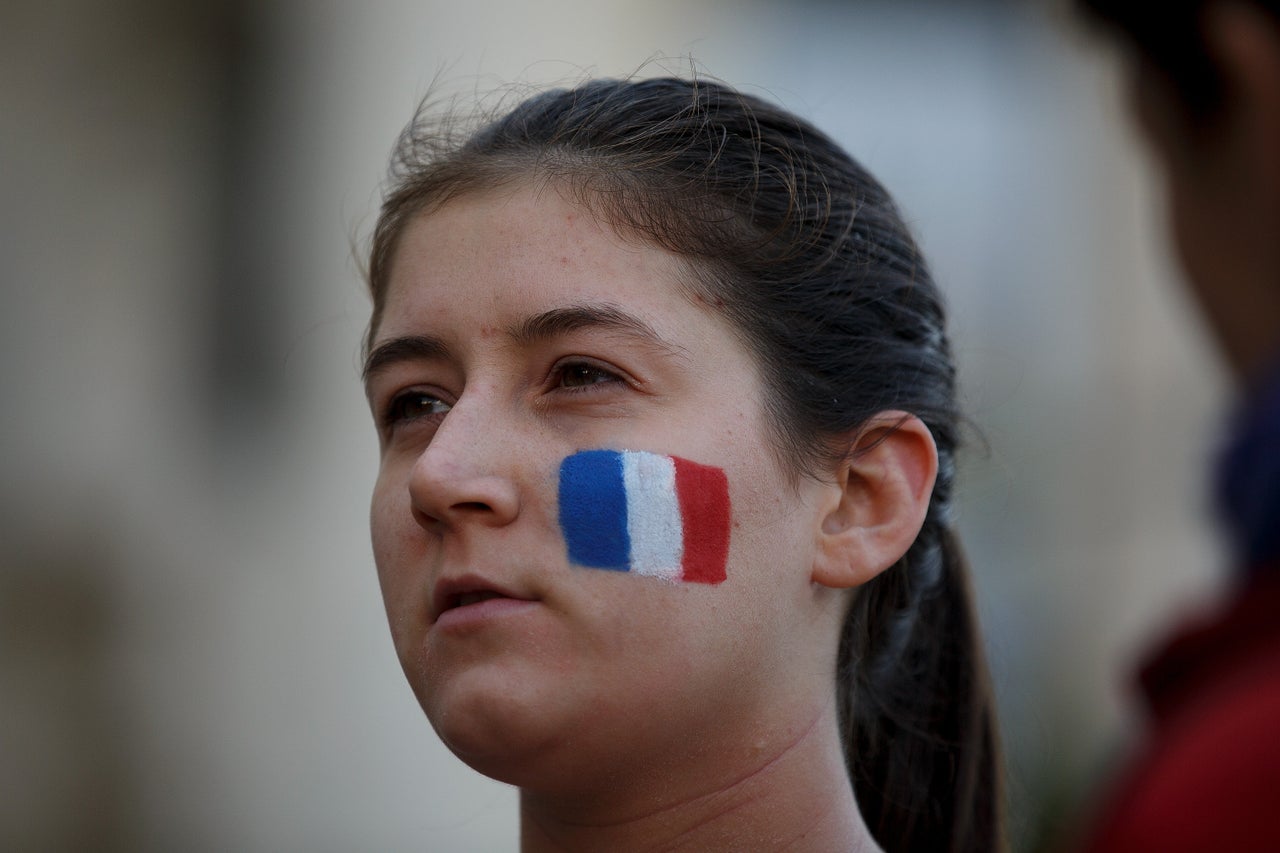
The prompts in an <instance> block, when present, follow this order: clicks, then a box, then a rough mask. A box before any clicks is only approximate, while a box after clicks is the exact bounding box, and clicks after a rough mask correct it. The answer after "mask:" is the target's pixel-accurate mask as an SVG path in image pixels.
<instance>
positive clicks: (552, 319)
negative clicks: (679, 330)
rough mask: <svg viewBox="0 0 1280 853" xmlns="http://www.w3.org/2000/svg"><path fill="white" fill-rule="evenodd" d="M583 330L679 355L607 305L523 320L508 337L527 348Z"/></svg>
mask: <svg viewBox="0 0 1280 853" xmlns="http://www.w3.org/2000/svg"><path fill="white" fill-rule="evenodd" d="M582 329H603V330H606V331H615V332H623V333H625V334H627V335H631V336H633V337H637V338H639V339H641V340H642V341H643V342H644V343H647V344H649V345H651V346H654V347H656V348H658V349H660V350H663V351H665V352H667V353H670V354H673V355H679V354H680V352H681V349H680V347H677V346H675V345H673V344H671V343H668V342H667V341H666V340H665V339H663V337H662V336H661V335H659V334H658V333H657V332H656V331H654V328H653V327H652V326H650V325H649V324H648V323H646V322H645V321H644V320H641V319H640V318H639V317H636V316H634V315H632V314H628V313H626V312H625V311H623V310H621V309H619V308H617V307H616V306H613V305H608V304H594V303H587V304H581V305H568V306H565V307H563V308H553V309H551V310H550V311H544V312H542V313H541V314H534V315H533V316H531V317H528V318H526V319H524V320H522V321H521V322H520V323H518V324H516V325H515V326H513V327H511V328H510V329H509V330H508V332H507V334H509V335H510V336H511V338H512V340H514V341H515V342H516V344H518V345H520V346H528V345H530V344H533V343H536V342H538V341H545V340H549V339H551V338H556V337H559V336H561V335H567V334H569V333H570V332H576V331H579V330H582Z"/></svg>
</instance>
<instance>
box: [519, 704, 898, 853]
mask: <svg viewBox="0 0 1280 853" xmlns="http://www.w3.org/2000/svg"><path fill="white" fill-rule="evenodd" d="M724 758H727V759H728V760H725V761H720V759H724ZM712 762H714V763H717V764H720V763H722V764H723V772H720V773H719V774H718V776H709V775H708V774H706V773H705V772H704V771H705V770H706V769H707V764H708V763H712ZM686 764H688V765H692V766H691V767H690V769H691V770H692V771H693V772H691V773H687V774H684V773H681V772H680V771H679V770H678V769H675V770H672V772H671V775H670V777H669V778H667V779H665V780H663V784H662V785H661V786H655V785H650V784H646V783H639V784H637V785H636V786H634V788H633V789H632V790H630V791H629V792H628V793H629V796H624V797H619V796H617V795H610V796H606V797H599V798H597V797H590V796H576V797H563V796H561V797H555V798H547V797H543V796H540V795H539V794H537V793H536V792H532V791H528V790H525V791H522V792H521V798H520V848H521V851H522V853H550V851H556V853H566V851H595V850H610V851H619V853H626V851H639V850H655V849H661V850H670V851H686V850H687V851H722V850H723V851H729V850H744V849H749V850H762V851H768V850H786V851H793V853H802V851H815V853H817V851H823V853H825V851H830V850H851V851H879V850H880V848H879V846H878V845H877V844H876V843H875V841H874V840H873V839H872V837H871V834H870V832H869V831H868V830H867V827H866V824H865V823H863V820H862V816H861V814H860V813H859V811H858V807H857V804H856V803H855V801H854V797H853V790H852V787H851V784H850V781H849V777H848V774H847V772H846V770H845V765H844V758H843V755H842V753H841V747H840V737H839V732H838V730H837V728H836V722H835V713H834V711H827V712H823V713H821V714H819V715H818V716H817V718H816V719H814V720H812V721H811V722H810V724H809V725H808V726H807V727H804V728H802V729H801V730H800V731H799V733H798V735H796V736H792V737H788V738H786V739H783V740H782V741H781V742H780V743H776V744H775V743H770V742H769V741H768V740H767V739H766V740H765V741H764V745H763V746H760V747H757V745H748V746H747V748H745V749H743V750H742V753H741V754H740V755H736V756H716V757H708V758H707V760H706V761H705V762H687V763H686Z"/></svg>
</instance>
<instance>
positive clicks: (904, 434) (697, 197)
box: [365, 78, 1002, 853]
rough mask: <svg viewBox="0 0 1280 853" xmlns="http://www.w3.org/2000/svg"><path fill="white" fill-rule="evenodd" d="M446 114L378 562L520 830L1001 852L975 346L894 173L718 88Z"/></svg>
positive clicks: (387, 394)
mask: <svg viewBox="0 0 1280 853" xmlns="http://www.w3.org/2000/svg"><path fill="white" fill-rule="evenodd" d="M448 127H449V124H448V123H447V122H446V123H444V124H441V123H439V122H433V121H430V120H420V121H418V122H416V123H415V124H414V125H413V126H411V127H410V128H409V130H408V131H407V132H406V134H405V136H404V137H403V139H402V140H401V144H400V147H399V150H398V153H397V159H396V162H395V167H394V169H393V176H392V179H393V183H392V187H391V190H390V192H389V194H388V196H387V198H386V200H385V202H384V204H383V208H382V213H381V216H380V219H379V222H378V226H377V228H376V231H375V235H374V240H373V246H372V251H371V260H370V264H369V283H370V287H371V290H372V293H373V299H374V310H373V317H372V320H371V324H370V330H369V336H368V342H367V360H366V368H365V378H366V387H367V392H368V397H369V401H370V405H371V408H372V410H373V414H374V419H375V422H376V426H377V429H378V434H379V440H380V447H381V466H380V471H379V475H378V480H377V483H376V485H375V489H374V497H373V509H372V528H373V542H374V554H375V558H376V561H377V566H378V574H379V579H380V582H381V585H382V591H383V597H384V600H385V604H386V609H387V614H388V618H389V622H390V626H391V633H392V638H393V640H394V644H395V647H396V651H397V653H398V656H399V658H400V663H401V665H402V667H403V669H404V672H405V675H406V676H407V678H408V681H409V683H410V685H411V686H412V688H413V690H414V693H415V694H416V696H417V698H418V701H419V703H420V704H421V705H422V707H423V709H424V711H425V712H426V715H427V717H428V719H429V720H430V722H431V724H432V725H433V726H434V728H435V730H436V731H437V732H438V733H439V735H440V737H441V739H442V740H443V741H444V742H445V744H446V745H447V746H448V747H449V748H450V749H452V750H453V751H454V752H455V754H457V755H458V756H459V757H460V758H461V759H462V760H464V761H466V762H467V763H468V764H469V765H471V766H472V767H473V768H475V769H476V770H478V771H480V772H482V773H485V774H486V775H489V776H491V777H493V778H496V779H499V780H502V781H505V782H508V783H511V784H514V785H517V786H519V788H520V791H521V798H520V817H521V821H520V824H521V848H522V849H523V850H525V851H537V850H552V849H554V850H612V851H625V850H641V849H643V850H651V849H657V848H661V849H664V850H698V851H708V850H762V851H763V850H780V849H786V850H794V851H800V850H813V851H830V850H880V849H885V850H892V851H904V850H920V851H925V850H930V851H932V850H951V851H972V853H978V851H991V850H999V849H1001V848H1002V839H1001V832H1002V826H1001V819H1000V809H1001V795H1000V777H1001V775H1002V774H1001V770H1000V765H999V759H998V750H997V746H998V745H997V740H996V731H995V723H994V715H993V709H992V699H991V695H990V692H989V688H988V686H987V680H986V675H985V663H984V654H983V651H982V645H981V642H980V639H979V636H978V632H977V628H976V620H975V616H974V613H973V610H972V605H971V602H970V600H969V593H968V588H967V587H968V578H967V574H968V569H967V566H966V565H965V563H964V560H963V558H962V555H961V552H960V550H959V543H958V542H957V540H956V536H955V533H954V530H953V529H952V527H951V524H950V518H949V503H950V499H951V494H952V488H953V482H952V479H953V476H954V470H955V469H954V453H955V450H956V445H957V441H958V435H957V427H958V424H957V412H956V400H955V384H954V383H955V369H954V365H953V363H952V360H951V356H950V352H949V347H948V343H947V337H946V334H945V330H944V316H945V315H944V311H943V307H942V303H941V299H940V296H939V293H938V291H937V289H936V288H935V286H934V285H933V283H932V281H931V280H930V277H929V274H928V272H927V269H926V266H925V264H924V262H923V259H922V258H921V256H920V254H919V251H918V249H917V247H916V245H915V243H914V241H913V240H912V238H911V236H910V235H909V234H908V232H907V229H906V227H905V225H904V224H903V222H902V219H901V217H900V216H899V215H898V213H897V211H896V209H895V206H894V204H893V202H892V200H891V199H890V197H889V196H888V194H887V193H886V192H885V191H884V190H883V189H882V188H881V187H880V186H879V184H878V183H876V181H875V180H874V179H873V178H872V177H871V176H870V175H869V174H867V173H866V172H865V171H864V170H863V169H862V168H861V167H860V166H859V165H858V164H857V163H855V162H854V161H853V160H852V159H850V158H849V156H848V155H847V154H846V153H845V152H843V151H842V150H840V149H839V147H838V146H836V145H835V144H834V143H833V142H832V141H831V140H830V139H829V138H828V137H826V136H825V135H824V134H822V133H821V132H820V131H818V130H817V129H816V128H814V127H812V126H811V125H809V124H807V123H806V122H804V121H802V120H801V119H799V118H797V117H795V116H793V115H791V114H789V113H787V112H785V111H784V110H782V109H780V108H778V107H775V106H773V105H771V104H768V103H766V102H765V101H762V100H760V99H757V98H753V97H750V96H747V95H743V94H740V93H738V92H735V91H733V90H732V89H729V88H728V87H725V86H722V85H720V84H716V83H713V82H709V81H700V80H699V81H689V80H678V79H674V78H661V79H653V80H632V81H617V80H597V81H591V82H588V83H585V84H583V85H581V86H579V87H577V88H576V89H558V90H553V91H550V92H547V93H544V94H542V95H538V96H534V97H532V98H530V99H528V100H526V101H524V102H522V103H520V104H519V105H517V106H516V107H515V108H514V109H513V110H511V111H510V112H509V113H508V114H506V115H504V116H502V117H500V118H498V119H496V120H494V121H492V122H491V123H489V124H486V125H484V126H482V127H481V128H480V129H479V130H478V131H476V132H475V133H474V134H473V135H470V136H463V137H462V138H455V137H451V136H450V135H449V134H448V133H447V132H445V131H447V130H448Z"/></svg>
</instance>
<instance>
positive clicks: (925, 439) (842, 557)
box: [812, 412, 938, 589]
mask: <svg viewBox="0 0 1280 853" xmlns="http://www.w3.org/2000/svg"><path fill="white" fill-rule="evenodd" d="M850 451H851V452H850V453H849V455H848V456H847V457H846V458H845V460H844V461H843V462H842V463H841V465H840V468H839V470H838V471H837V472H836V480H835V482H834V483H833V486H832V489H831V492H830V502H829V504H828V505H827V506H826V507H825V508H824V515H823V517H822V526H821V529H820V530H819V532H818V537H819V541H818V548H817V552H816V557H815V558H814V564H813V575H812V579H813V581H814V582H815V583H818V584H821V585H823V586H828V587H834V588H838V589H846V588H849V587H855V586H861V585H862V584H864V583H866V582H867V581H869V580H871V579H872V578H874V577H875V576H876V575H878V574H880V573H881V572H882V571H884V570H885V569H887V568H889V567H890V566H892V565H893V564H894V563H896V562H897V561H898V560H899V559H900V558H901V557H902V555H903V554H905V553H906V552H907V549H908V548H910V547H911V543H912V542H914V541H915V538H916V535H917V534H918V533H919V532H920V527H921V526H922V525H923V524H924V518H925V513H926V512H928V509H929V499H930V497H931V496H932V494H933V482H934V479H935V478H936V477H937V474H938V447H937V445H936V444H934V441H933V435H932V434H931V433H930V432H929V428H928V427H927V426H925V425H924V422H923V421H921V420H920V419H919V418H917V417H916V416H915V415H910V414H907V413H906V412H881V413H880V414H878V415H876V416H875V417H874V418H872V419H871V421H870V422H869V423H868V424H867V426H866V427H865V428H864V429H863V430H862V431H861V432H859V433H858V435H857V436H856V437H855V438H854V440H853V441H852V442H851V447H850Z"/></svg>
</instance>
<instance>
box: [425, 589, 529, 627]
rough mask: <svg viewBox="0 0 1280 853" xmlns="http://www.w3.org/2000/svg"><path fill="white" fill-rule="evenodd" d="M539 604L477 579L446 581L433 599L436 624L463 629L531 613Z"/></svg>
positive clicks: (436, 591) (511, 591)
mask: <svg viewBox="0 0 1280 853" xmlns="http://www.w3.org/2000/svg"><path fill="white" fill-rule="evenodd" d="M535 604H537V601H536V600H535V599H532V598H526V597H524V596H522V595H520V594H518V593H517V592H515V591H513V590H509V589H504V588H502V587H500V586H498V585H496V584H493V583H491V582H489V581H487V580H485V579H483V578H478V577H474V576H470V577H460V578H447V579H445V578H442V579H441V580H440V581H438V582H437V583H436V588H435V594H434V596H433V605H434V606H433V610H434V611H435V620H434V621H435V623H436V625H437V626H441V627H451V626H452V627H461V626H463V625H470V624H475V623H477V622H483V621H485V620H489V619H495V618H499V617H501V616H504V615H507V614H510V613H514V612H517V611H520V610H523V609H527V608H528V607H531V606H533V605H535Z"/></svg>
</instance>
